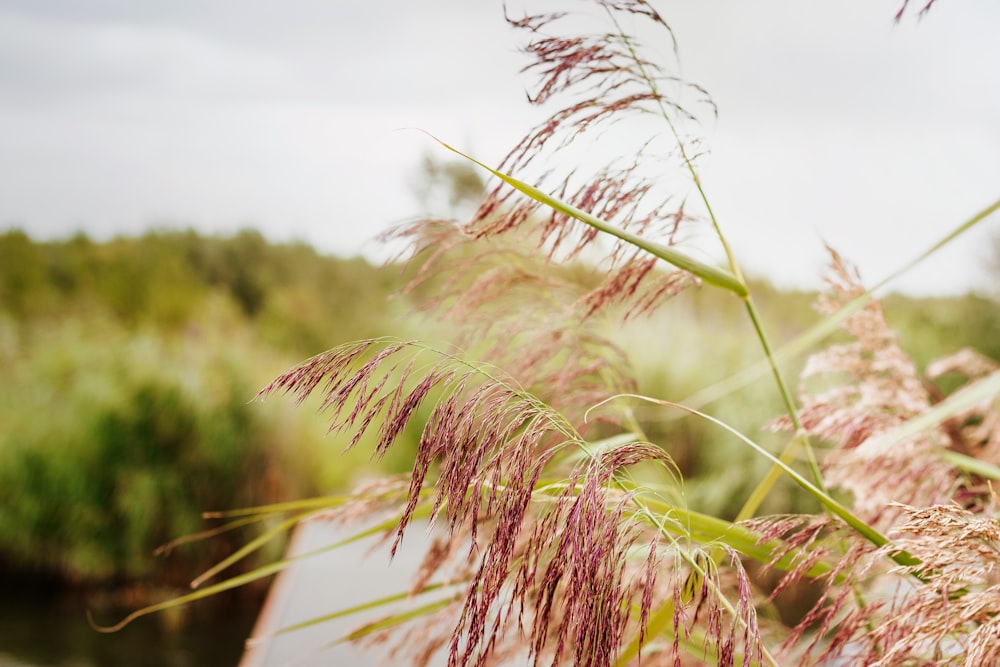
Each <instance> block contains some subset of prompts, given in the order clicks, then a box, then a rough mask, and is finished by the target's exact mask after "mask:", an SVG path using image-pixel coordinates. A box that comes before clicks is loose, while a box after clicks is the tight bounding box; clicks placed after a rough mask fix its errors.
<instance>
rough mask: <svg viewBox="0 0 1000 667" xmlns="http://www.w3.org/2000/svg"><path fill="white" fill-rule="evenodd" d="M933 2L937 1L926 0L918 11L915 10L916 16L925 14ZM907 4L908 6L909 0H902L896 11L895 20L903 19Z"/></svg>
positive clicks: (921, 16)
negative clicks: (901, 4)
mask: <svg viewBox="0 0 1000 667" xmlns="http://www.w3.org/2000/svg"><path fill="white" fill-rule="evenodd" d="M935 2H937V0H927V1H926V2H925V3H924V6H923V7H921V8H920V11H919V12H917V16H918V17H920V18H923V16H924V14H926V13H927V12H929V11H930V10H931V7H932V6H933V5H934V3H935ZM909 6H910V0H903V6H902V7H900V8H899V11H898V12H896V21H897V22H899V21H901V20H902V19H903V15H904V14H906V10H907V9H908V8H909Z"/></svg>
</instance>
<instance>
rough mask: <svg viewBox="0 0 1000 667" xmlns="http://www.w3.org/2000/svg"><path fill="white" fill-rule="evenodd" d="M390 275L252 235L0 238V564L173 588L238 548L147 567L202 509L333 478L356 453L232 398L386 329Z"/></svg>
mask: <svg viewBox="0 0 1000 667" xmlns="http://www.w3.org/2000/svg"><path fill="white" fill-rule="evenodd" d="M397 283H398V277H397V272H394V271H391V270H390V271H384V270H379V269H378V268H377V267H374V266H372V265H371V264H369V263H368V262H367V261H365V260H364V259H360V258H353V259H340V258H333V257H324V256H322V255H320V254H318V253H317V252H316V251H315V250H314V249H313V248H311V247H309V246H307V245H304V244H271V243H268V242H267V241H265V240H264V238H263V237H262V236H261V235H260V234H258V233H257V232H254V231H243V232H240V233H238V234H235V235H233V236H230V237H215V236H202V235H199V234H197V233H195V232H193V231H182V232H150V233H148V234H145V235H143V236H140V237H137V238H117V239H114V240H111V241H108V242H101V243H98V242H95V241H93V240H91V239H89V238H88V237H87V236H85V235H82V234H78V235H76V236H74V237H72V238H70V239H66V240H60V241H52V242H37V241H34V240H32V239H31V238H30V237H29V236H28V235H26V234H25V233H23V232H21V231H16V230H15V231H8V232H6V233H3V234H0V377H2V378H3V387H4V388H3V391H2V392H0V569H3V570H5V571H7V572H18V571H29V572H35V573H39V574H45V575H53V576H56V577H58V578H60V579H62V580H64V581H67V582H71V583H78V584H91V583H109V582H110V583H128V582H132V581H139V580H146V581H149V582H153V581H156V582H158V583H160V584H163V583H166V584H167V585H173V586H185V585H186V582H187V581H190V579H191V578H192V577H193V576H195V575H196V574H197V573H198V572H199V571H200V570H201V569H204V568H205V567H207V566H208V565H211V564H213V563H214V562H216V561H217V560H218V559H219V558H220V554H222V555H225V554H227V553H230V552H231V551H232V550H233V545H240V544H242V543H244V542H245V541H246V539H247V534H246V533H243V534H234V535H233V536H232V539H228V540H221V541H215V542H213V543H212V544H210V545H206V544H198V545H193V546H185V547H183V548H180V549H178V550H177V553H175V554H173V556H172V557H169V558H165V559H162V558H160V559H158V558H155V557H154V556H153V551H154V549H155V548H156V547H158V546H159V545H162V544H164V543H166V542H169V541H170V540H172V539H174V538H176V537H179V536H181V535H185V534H190V533H194V532H197V531H199V530H202V529H203V528H204V527H205V523H204V522H203V521H202V519H201V515H202V512H203V511H205V510H212V509H230V508H234V507H240V506H250V505H258V504H263V503H269V502H275V501H279V500H284V499H289V498H297V497H302V496H304V495H307V494H315V493H318V492H321V491H322V492H326V491H328V490H329V489H330V488H331V487H337V486H343V485H344V484H346V483H347V481H348V480H349V479H350V477H351V476H352V474H353V473H354V472H356V471H357V470H363V469H364V467H365V466H366V465H368V462H367V458H366V457H365V456H360V457H354V459H353V460H349V461H338V460H336V459H337V458H338V457H336V456H335V454H336V452H335V451H331V443H330V441H328V440H327V441H324V440H323V438H322V436H323V428H322V424H321V423H320V421H319V420H318V419H315V418H313V416H312V415H311V414H310V413H309V412H308V411H305V410H302V411H294V410H293V407H292V406H291V405H289V404H284V405H283V404H281V403H280V402H271V403H269V404H266V405H262V404H259V403H250V402H249V401H250V399H251V398H253V396H254V394H255V393H256V391H257V390H258V389H259V388H260V387H261V386H263V385H264V384H265V383H266V382H267V381H268V380H270V379H271V378H273V377H274V376H275V375H277V374H278V373H280V372H281V371H283V370H284V369H285V368H287V367H288V366H290V365H292V364H293V363H295V362H298V361H300V360H301V359H302V358H304V357H306V356H309V355H312V354H315V353H317V352H320V351H322V350H325V349H327V348H329V347H331V346H332V345H335V344H337V343H339V342H343V341H346V340H354V339H357V338H364V337H369V336H377V335H383V334H386V333H388V332H389V331H390V330H393V331H396V332H398V331H399V327H398V326H397V325H396V323H397V322H398V320H399V317H398V316H397V313H396V311H398V310H401V309H403V308H405V307H406V306H405V305H403V304H400V303H396V305H394V304H393V302H391V301H389V300H388V296H389V293H390V291H391V290H392V289H393V288H394V287H395V286H396V285H397ZM390 323H391V324H390ZM389 464H390V465H391V461H390V462H389ZM272 555H273V554H272Z"/></svg>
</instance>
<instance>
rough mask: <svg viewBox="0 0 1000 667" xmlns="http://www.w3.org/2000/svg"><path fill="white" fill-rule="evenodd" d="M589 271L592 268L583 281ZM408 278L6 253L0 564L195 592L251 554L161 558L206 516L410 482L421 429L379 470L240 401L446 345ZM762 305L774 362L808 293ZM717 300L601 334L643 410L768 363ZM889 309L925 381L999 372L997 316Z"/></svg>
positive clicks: (189, 550) (149, 246) (290, 253)
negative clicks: (346, 355) (389, 347)
mask: <svg viewBox="0 0 1000 667" xmlns="http://www.w3.org/2000/svg"><path fill="white" fill-rule="evenodd" d="M588 271H589V270H588V269H586V268H585V267H580V269H579V272H580V279H581V280H588V275H587V274H588ZM404 280H405V275H404V272H403V271H401V270H399V268H398V267H387V268H385V269H379V268H377V267H374V266H372V265H371V264H369V263H368V262H366V261H365V260H363V259H359V258H354V259H341V258H335V257H325V256H322V255H320V254H318V253H317V252H316V251H315V250H314V249H313V248H311V247H309V246H307V245H304V244H271V243H268V242H267V241H266V240H265V239H263V238H262V237H261V236H260V235H259V234H258V233H256V232H252V231H244V232H240V233H238V234H236V235H234V236H230V237H214V236H202V235H199V234H196V233H195V232H191V231H187V232H151V233H148V234H145V235H143V236H140V237H136V238H118V239H114V240H111V241H108V242H100V243H99V242H95V241H93V240H91V239H89V238H87V237H86V236H83V235H77V236H75V237H72V238H70V239H66V240H60V241H51V242H39V241H35V240H33V239H31V238H30V237H29V236H27V235H26V234H24V233H23V232H20V231H16V230H15V231H9V232H6V233H3V234H0V377H2V380H3V391H2V392H0V565H2V566H3V567H5V568H6V569H7V570H8V571H11V570H13V571H28V572H34V573H40V574H45V575H49V576H51V575H54V576H57V577H59V578H61V579H63V580H65V581H67V582H70V583H74V584H80V585H93V584H102V585H106V584H109V583H116V584H122V583H129V582H135V581H146V582H151V581H156V582H159V583H161V584H163V583H166V584H168V585H175V586H184V585H186V583H187V582H188V581H190V579H191V578H193V577H194V576H195V575H196V574H198V573H199V572H200V571H201V570H202V569H204V568H206V567H207V566H209V565H211V564H212V563H214V562H216V561H218V560H219V559H221V558H222V557H224V556H225V555H227V554H228V553H231V552H232V551H233V550H234V548H236V546H238V545H240V544H243V543H245V541H246V540H247V535H246V534H242V535H238V534H234V535H232V536H231V538H229V539H223V540H211V541H207V542H199V543H198V544H196V545H185V546H182V547H179V548H178V549H176V550H175V551H174V552H173V553H172V554H170V555H169V556H168V557H166V558H157V557H155V556H154V555H153V551H154V549H156V547H158V546H160V545H162V544H164V543H166V542H169V541H170V540H172V539H174V538H176V537H179V536H182V535H186V534H191V533H194V532H197V531H199V530H201V529H203V528H204V527H205V526H206V524H205V523H204V521H203V520H202V518H201V515H202V512H203V511H205V510H212V509H229V508H234V507H241V506H248V505H259V504H263V503H269V502H274V501H279V500H284V499H292V498H301V497H304V496H307V495H313V494H317V493H324V492H329V491H331V490H338V489H343V488H344V487H346V486H347V485H348V484H349V483H350V482H351V480H352V479H356V478H357V477H359V476H363V475H366V474H370V473H374V472H376V469H377V471H380V472H384V471H404V470H408V469H409V464H410V460H409V457H410V453H411V452H412V451H413V448H414V447H415V444H416V438H417V437H418V435H419V429H412V430H411V431H409V432H408V433H407V434H406V438H405V439H404V440H405V441H404V442H402V443H400V444H401V445H402V446H397V447H394V448H393V449H392V450H391V451H390V454H389V457H390V458H388V459H386V460H383V461H381V462H378V463H377V464H376V463H373V462H371V461H370V460H369V458H368V456H369V453H370V452H371V451H372V448H371V446H370V444H369V443H361V445H360V446H359V447H358V448H357V449H356V450H353V451H352V452H350V453H349V454H348V455H346V456H341V450H342V448H343V443H341V442H339V441H337V439H336V438H334V437H325V425H324V423H323V420H322V418H321V417H319V416H317V415H316V414H314V411H313V410H310V409H296V408H295V407H294V406H293V405H292V403H291V401H280V400H272V401H269V402H267V403H256V402H249V401H250V399H251V398H252V397H253V396H254V395H255V393H256V392H257V390H258V389H259V388H260V387H262V386H263V385H264V384H266V383H267V382H268V381H269V380H270V379H272V378H273V377H274V376H276V375H278V374H279V373H280V372H282V371H283V370H285V369H286V368H288V367H289V366H292V365H294V364H296V363H298V362H300V361H301V360H302V359H304V358H306V357H308V356H310V355H312V354H316V353H319V352H321V351H323V350H325V349H328V348H330V347H332V346H334V345H336V344H338V343H341V342H345V341H348V340H355V339H360V338H366V337H372V336H379V335H384V334H388V333H391V334H392V335H394V336H397V337H407V336H412V337H416V338H422V339H430V340H432V341H440V340H442V339H447V338H448V331H447V326H446V325H445V326H443V327H442V324H441V323H440V322H437V321H435V322H427V321H424V320H422V319H421V318H420V317H419V316H418V315H416V314H414V312H415V308H414V304H413V303H412V302H411V301H409V300H407V299H405V298H399V299H390V298H389V296H390V294H391V293H393V292H394V291H395V290H398V289H399V288H400V287H401V286H402V284H403V281H404ZM433 289H434V287H433V282H432V283H430V284H428V285H425V286H423V287H422V288H421V289H420V290H417V292H416V293H415V294H416V296H415V297H414V299H419V298H420V296H421V295H422V296H424V297H426V296H429V294H426V292H427V291H428V290H430V291H431V292H433ZM754 293H755V295H757V300H758V303H759V307H760V310H761V312H762V313H764V314H765V316H766V317H767V318H768V321H767V322H766V326H767V327H768V329H769V331H771V332H772V334H773V335H774V337H775V341H776V343H778V344H780V342H781V341H783V340H787V339H790V338H792V337H793V336H794V335H795V334H796V333H798V332H801V331H802V330H804V329H805V328H806V327H807V326H808V324H809V323H810V322H812V321H814V315H813V314H812V312H811V310H810V308H809V304H810V302H811V300H812V298H813V297H812V295H810V294H806V293H801V292H783V291H779V290H776V289H774V288H771V287H770V286H768V285H764V284H760V285H755V287H754ZM725 296H727V295H725V294H721V293H720V292H719V291H718V290H694V291H689V292H688V293H685V294H682V295H681V296H680V297H678V298H677V299H675V300H674V301H673V302H672V303H671V304H670V305H669V306H668V307H667V308H666V310H665V311H664V314H662V315H660V316H658V319H657V320H656V321H648V320H644V321H643V320H641V321H638V322H634V323H633V324H631V325H629V326H628V327H627V328H626V329H624V330H621V331H614V332H610V333H611V334H612V335H613V336H614V337H615V338H616V339H617V340H618V341H619V342H620V343H621V344H622V345H623V346H624V347H625V348H626V349H627V350H628V351H629V354H630V356H631V359H632V363H633V365H634V367H635V370H636V374H637V377H638V378H639V383H640V387H639V389H640V391H641V392H642V393H644V394H647V395H651V396H658V397H663V398H667V399H670V400H683V399H684V398H686V397H687V396H690V395H691V394H693V393H694V392H696V391H697V390H699V389H701V388H703V387H705V386H707V385H710V384H711V383H713V382H716V381H719V380H722V379H724V378H726V377H729V376H730V375H732V374H733V373H734V372H736V371H738V370H740V369H741V368H743V367H745V366H747V365H748V364H750V363H753V362H755V361H757V360H758V358H759V352H758V350H756V348H755V347H754V346H753V345H752V340H753V337H752V336H750V335H748V331H747V330H746V327H747V326H748V325H747V324H746V322H745V317H744V314H743V313H742V312H741V311H740V310H739V309H738V304H734V303H732V302H731V301H732V300H731V299H726V298H724V297H725ZM886 311H887V314H888V316H889V319H890V323H891V324H893V325H895V326H897V327H899V328H900V330H901V338H902V343H903V345H904V347H905V348H906V349H907V350H908V351H909V352H910V353H911V354H912V355H913V357H914V358H915V359H916V360H917V362H918V364H919V365H920V367H921V368H922V367H923V366H924V365H926V363H927V362H928V361H929V360H931V359H933V358H935V357H937V356H940V355H943V354H946V353H949V352H951V351H954V350H955V349H957V348H959V347H962V346H966V345H968V346H973V347H976V348H977V349H979V350H980V351H982V352H984V353H986V354H988V355H990V356H992V357H994V358H998V357H1000V339H998V338H997V336H996V332H997V331H1000V308H998V305H997V303H996V302H995V301H994V300H992V299H991V298H989V297H986V296H981V295H967V296H963V297H955V298H947V299H940V298H939V299H913V298H908V297H903V296H898V295H894V296H892V297H890V298H889V299H887V300H886ZM709 332H710V333H711V335H708V333H709ZM789 370H790V371H791V372H792V374H791V375H790V377H794V373H795V371H796V369H794V368H793V369H789ZM735 399H736V400H732V399H731V400H728V401H726V402H725V406H719V409H722V410H725V414H722V413H719V414H717V416H718V417H720V418H722V419H724V420H725V421H727V422H728V423H730V424H732V425H733V426H735V427H736V428H738V429H741V430H752V429H754V428H757V425H759V424H760V423H761V422H762V416H764V417H765V418H766V417H769V416H771V415H777V414H779V413H780V412H781V406H780V401H779V398H778V396H777V394H775V395H773V396H772V395H767V394H762V393H761V392H759V391H747V392H745V393H744V394H741V395H739V396H737V397H735ZM662 412H663V411H655V413H656V414H657V415H662ZM657 418H660V419H662V417H654V416H653V413H651V414H650V415H649V421H648V422H647V426H648V428H649V433H648V435H650V437H652V438H653V439H654V440H655V441H657V442H661V443H663V445H664V447H665V448H666V449H668V451H669V452H670V453H671V455H672V456H673V457H674V458H675V460H676V461H677V463H678V465H679V467H680V469H681V471H682V472H683V473H684V476H685V480H686V481H685V484H686V490H687V494H688V499H689V502H690V503H691V505H692V507H697V508H698V509H699V510H700V511H703V512H707V513H713V514H718V515H721V516H732V515H733V514H735V512H736V510H737V508H738V507H737V506H738V503H739V499H741V498H743V497H745V495H746V493H747V492H748V491H749V489H751V488H753V486H754V485H755V484H756V483H757V481H758V480H759V479H760V477H761V476H762V475H763V474H764V472H765V470H766V467H767V463H766V461H764V460H763V459H760V458H759V457H754V456H753V455H752V454H750V453H748V452H747V451H745V450H744V449H743V448H740V447H737V446H736V445H735V444H734V443H731V442H728V441H727V440H726V438H725V437H724V436H723V435H720V434H719V433H717V432H714V431H713V430H711V429H709V428H707V427H703V426H702V425H701V424H700V422H695V421H693V420H673V421H670V420H668V421H662V422H656V421H655V419H657ZM762 439H764V440H766V436H764V437H762ZM769 502H770V503H771V505H770V506H769V507H768V508H767V509H768V510H770V511H788V510H791V509H793V508H796V507H801V506H802V503H803V502H804V500H803V499H802V497H801V496H800V494H799V493H798V492H797V491H796V490H795V489H794V488H792V487H791V485H789V486H788V488H787V489H786V490H785V492H784V493H778V494H773V495H772V497H771V498H770V499H769ZM275 548H280V545H276V547H275ZM275 555H276V554H273V553H264V554H261V557H262V558H263V559H267V558H272V557H274V556H275ZM252 565H253V563H252V562H250V563H247V564H246V566H248V567H249V566H252Z"/></svg>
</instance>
